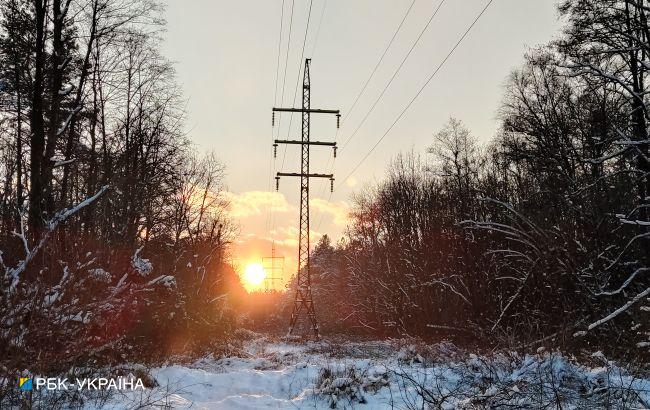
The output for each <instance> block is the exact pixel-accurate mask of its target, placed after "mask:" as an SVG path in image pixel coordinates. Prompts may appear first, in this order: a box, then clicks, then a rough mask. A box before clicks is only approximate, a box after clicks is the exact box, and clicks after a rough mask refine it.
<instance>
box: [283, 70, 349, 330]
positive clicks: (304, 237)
mask: <svg viewBox="0 0 650 410" xmlns="http://www.w3.org/2000/svg"><path fill="white" fill-rule="evenodd" d="M310 62H311V59H309V58H308V59H306V60H305V69H304V73H303V80H302V108H276V107H274V108H273V121H272V122H273V125H275V112H276V111H279V112H299V113H302V139H301V140H299V141H298V140H275V143H274V144H273V153H274V155H277V147H278V144H299V145H300V146H301V153H302V155H301V158H302V164H301V167H300V173H287V172H278V173H277V175H276V177H275V189H276V191H277V190H278V189H279V187H280V177H300V233H299V237H298V273H297V274H296V293H295V297H294V302H293V311H292V312H291V321H290V323H289V334H292V333H293V331H294V329H295V326H296V323H297V321H298V318H299V317H300V314H301V313H302V311H303V310H304V311H305V313H306V314H307V318H308V319H309V321H310V322H311V327H312V331H313V332H314V336H316V337H317V338H318V337H320V335H319V331H318V323H317V322H316V313H315V311H314V300H313V297H312V292H311V271H310V264H309V180H310V179H311V178H328V179H329V180H330V189H331V190H333V189H334V175H333V174H311V173H309V147H310V146H311V145H322V146H329V147H332V149H333V152H334V157H336V142H322V141H311V140H310V139H309V131H310V115H311V114H334V115H336V126H337V127H338V126H339V120H340V118H341V114H340V111H339V110H319V109H312V108H311V103H310V92H311V90H310V78H309V63H310Z"/></svg>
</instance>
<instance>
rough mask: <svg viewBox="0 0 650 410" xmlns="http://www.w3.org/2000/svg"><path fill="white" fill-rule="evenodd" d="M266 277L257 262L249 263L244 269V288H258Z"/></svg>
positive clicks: (262, 268)
mask: <svg viewBox="0 0 650 410" xmlns="http://www.w3.org/2000/svg"><path fill="white" fill-rule="evenodd" d="M264 279H266V271H265V270H264V267H263V266H262V265H260V264H259V263H249V264H248V265H247V266H246V269H245V270H244V275H243V280H244V287H245V288H246V289H248V290H249V291H250V290H255V289H258V288H260V285H262V283H264Z"/></svg>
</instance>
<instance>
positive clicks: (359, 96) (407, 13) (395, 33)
mask: <svg viewBox="0 0 650 410" xmlns="http://www.w3.org/2000/svg"><path fill="white" fill-rule="evenodd" d="M325 1H327V0H325ZM414 4H415V0H413V1H412V2H411V4H410V5H409V6H408V8H407V9H406V12H405V13H404V16H402V19H401V20H400V22H399V24H398V25H397V28H396V29H395V32H394V33H393V36H392V37H391V38H390V41H389V42H388V44H386V47H385V48H384V51H383V52H382V54H381V56H380V57H379V60H377V63H376V64H375V66H374V67H373V69H372V71H371V72H370V75H369V76H368V78H367V79H366V81H365V82H364V84H363V86H362V87H361V90H360V91H359V93H358V94H357V96H356V97H355V99H354V101H353V102H352V105H350V109H349V110H347V112H346V114H345V116H344V117H343V119H342V120H341V123H345V121H346V120H347V118H348V117H349V116H350V114H351V113H352V111H353V110H354V108H355V107H356V105H357V103H358V102H359V99H360V98H361V96H362V95H363V93H364V92H365V91H366V88H367V87H368V84H370V81H372V78H373V77H374V75H375V73H376V72H377V69H379V66H380V65H381V63H382V62H383V61H384V57H386V54H388V50H389V49H390V47H391V46H392V45H393V42H394V41H395V38H397V35H398V34H399V32H400V30H401V29H402V26H404V22H405V21H406V18H407V17H408V15H409V14H410V12H411V9H413V5H414ZM324 9H325V6H323V13H324V11H325V10H324ZM321 19H322V16H321ZM319 30H320V26H319ZM316 39H317V40H318V36H317V37H316ZM314 48H315V46H314ZM312 54H313V52H312ZM338 135H339V130H338V128H337V130H336V135H335V137H334V141H336V140H337V139H338ZM330 162H331V163H332V166H331V168H329V166H330ZM335 165H336V159H335V158H329V159H328V160H327V164H326V165H325V168H329V169H330V171H329V173H330V174H331V173H333V172H334V166H335ZM324 191H325V187H324V186H323V187H321V190H320V194H319V196H323V193H324ZM331 200H332V192H331V191H330V193H329V197H328V199H327V202H330V201H331ZM324 216H325V213H324V212H322V211H321V213H320V218H319V221H318V225H317V227H316V230H319V229H320V226H321V225H322V223H323V218H324Z"/></svg>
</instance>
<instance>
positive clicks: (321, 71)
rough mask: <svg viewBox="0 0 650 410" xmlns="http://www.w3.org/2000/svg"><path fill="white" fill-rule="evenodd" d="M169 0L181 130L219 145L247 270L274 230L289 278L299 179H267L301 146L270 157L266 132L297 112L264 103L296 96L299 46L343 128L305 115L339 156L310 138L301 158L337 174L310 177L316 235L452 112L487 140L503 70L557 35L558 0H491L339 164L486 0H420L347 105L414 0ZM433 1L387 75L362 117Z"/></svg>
mask: <svg viewBox="0 0 650 410" xmlns="http://www.w3.org/2000/svg"><path fill="white" fill-rule="evenodd" d="M165 3H166V5H167V7H166V11H165V18H166V20H167V32H166V34H165V39H164V42H163V44H162V48H163V53H164V54H165V55H166V56H167V57H168V58H169V59H170V60H172V61H173V62H174V63H175V67H176V72H177V78H178V82H179V84H180V85H181V87H182V89H183V90H184V93H185V94H184V97H185V98H186V99H187V108H186V109H187V124H186V129H187V132H188V135H189V137H190V138H191V140H192V141H193V142H194V143H195V144H196V147H197V150H198V151H199V152H210V151H211V152H214V153H215V154H216V155H217V157H218V158H219V159H220V160H221V161H222V162H223V163H224V164H225V166H226V169H227V171H226V172H227V177H226V178H227V180H226V185H227V187H228V192H227V193H226V194H225V195H227V196H228V198H229V199H230V201H231V204H232V205H231V207H232V208H231V209H232V217H233V219H234V221H235V222H236V223H237V225H238V226H239V235H238V238H239V239H238V241H237V243H236V244H235V246H234V248H233V251H232V257H233V262H234V263H235V265H237V266H240V267H241V268H242V270H243V269H244V268H245V266H246V265H247V264H249V263H252V262H261V258H262V257H265V256H270V255H271V247H272V246H271V243H272V241H275V244H276V246H275V248H276V256H284V257H285V258H286V259H285V272H284V276H285V278H288V277H290V276H291V275H292V274H294V273H295V269H296V254H297V241H298V237H297V236H298V235H297V234H298V229H297V226H298V218H299V208H298V206H299V181H298V180H297V179H296V178H283V179H282V180H281V181H280V190H279V191H278V192H277V193H276V192H275V189H274V188H275V187H274V186H273V185H274V180H273V179H272V178H271V175H275V171H280V170H281V171H283V172H299V167H300V162H299V159H300V158H299V150H298V147H297V146H293V147H289V148H287V149H286V152H285V150H284V148H283V147H280V148H279V149H278V157H277V159H276V160H273V151H272V146H271V144H272V139H273V138H279V139H300V118H299V116H298V115H295V116H294V117H293V118H290V116H289V115H287V114H285V115H283V116H282V118H281V119H280V118H276V127H275V128H273V129H272V127H271V109H272V107H273V106H283V107H292V106H296V107H298V106H299V105H300V102H301V95H300V93H301V89H300V88H299V87H298V85H299V84H301V81H302V78H301V77H300V75H301V73H300V69H301V68H302V65H303V64H304V60H303V59H304V58H311V59H312V62H311V70H310V73H311V106H312V108H323V109H339V110H341V114H342V118H343V119H344V121H343V122H342V124H341V128H340V129H339V130H338V131H337V129H336V121H335V118H333V117H331V116H316V115H313V116H312V124H311V138H312V140H321V141H337V142H338V143H339V145H340V146H341V148H340V149H339V153H338V155H337V158H336V160H333V159H332V152H331V149H329V148H324V147H318V148H313V149H312V155H311V170H310V171H311V172H317V173H330V172H333V173H334V176H335V178H338V179H337V181H336V187H337V189H336V191H335V192H334V193H333V194H331V195H330V189H329V188H330V187H329V181H326V180H314V181H313V182H312V185H311V225H312V232H311V235H310V237H311V238H312V243H315V241H317V240H318V239H319V238H320V237H321V236H322V235H323V234H328V235H329V236H330V237H332V238H333V240H334V241H336V240H338V239H339V238H340V237H341V236H342V235H343V234H344V231H345V226H346V218H347V213H348V211H349V209H350V207H351V206H352V199H351V196H352V195H353V193H354V192H356V191H359V190H360V189H363V188H364V187H367V186H372V185H373V184H376V183H377V182H379V181H381V179H382V177H383V175H384V173H385V170H386V167H387V165H388V163H390V161H391V159H392V158H394V157H395V156H396V155H397V154H398V153H399V152H404V151H414V152H418V153H424V152H425V150H426V148H427V147H428V146H429V145H430V144H431V142H432V139H433V134H434V133H435V132H436V131H438V130H440V129H441V128H442V127H443V126H444V124H445V123H446V122H447V120H448V119H449V118H450V117H455V118H458V119H460V120H462V121H463V122H464V123H465V125H466V126H467V127H468V128H469V129H470V130H471V132H472V134H473V135H474V136H476V137H477V138H478V139H479V141H482V142H487V141H489V140H490V139H491V138H492V137H493V136H494V135H495V133H496V131H497V129H498V127H499V123H498V120H497V114H496V113H497V110H498V107H499V103H500V101H501V98H502V95H503V85H504V83H505V81H506V79H507V77H508V75H509V74H510V73H511V72H512V70H514V69H516V68H517V67H518V66H520V65H521V63H522V62H523V56H524V54H525V53H526V52H528V51H530V50H531V49H532V48H535V47H537V46H540V45H543V44H545V43H547V42H549V41H550V40H552V39H553V38H554V36H556V35H557V33H558V31H559V29H560V27H561V21H560V20H559V18H558V15H557V12H556V8H555V5H556V1H554V0H494V1H493V3H492V5H491V6H490V8H488V10H487V11H486V12H485V14H484V15H483V16H482V17H481V19H480V20H479V21H478V23H477V24H476V26H475V27H474V28H473V29H472V31H471V32H470V33H469V35H468V36H467V37H466V38H465V39H464V41H463V43H462V44H461V45H460V46H459V47H458V49H457V50H456V51H455V52H454V54H453V55H452V56H451V57H450V59H449V60H448V61H447V63H446V64H445V65H444V66H443V67H442V69H441V70H440V71H439V72H438V74H437V75H436V76H435V77H434V78H433V79H432V80H431V82H430V83H429V84H428V86H427V87H426V88H425V89H424V91H423V92H422V93H421V94H420V96H419V97H418V98H417V99H416V100H415V102H414V103H413V104H412V106H411V107H410V108H409V109H408V110H407V111H406V113H405V114H404V116H403V117H402V118H401V120H400V121H399V122H398V123H397V124H396V125H395V127H394V128H393V129H392V130H391V131H390V132H389V133H388V134H387V135H386V137H385V138H384V139H383V140H382V142H381V143H380V144H379V145H378V146H377V148H376V149H375V150H374V151H373V152H372V154H371V155H370V156H369V157H368V159H367V160H366V161H365V162H363V163H362V164H361V166H360V167H359V168H358V170H356V171H355V172H354V173H353V174H352V175H351V176H349V177H348V178H345V177H346V176H348V175H349V174H350V172H351V171H352V169H353V168H354V167H355V166H356V165H357V163H358V162H359V161H360V160H361V158H363V157H364V156H365V155H366V154H367V153H368V151H369V150H370V149H371V147H372V146H373V145H374V144H375V143H376V142H377V141H378V140H379V139H380V137H382V135H383V134H384V133H385V132H386V130H387V129H388V128H389V126H390V125H391V124H392V123H393V121H395V119H396V118H397V116H398V115H399V114H400V112H401V111H402V110H403V109H404V107H405V106H406V105H407V104H408V102H409V101H410V100H411V99H412V98H413V96H414V95H415V94H416V93H417V91H418V90H419V88H420V87H421V86H422V84H423V83H424V82H425V80H426V79H427V78H428V77H429V75H430V74H431V73H432V72H433V71H434V70H435V69H436V67H437V66H438V65H439V64H440V62H441V61H442V60H443V59H444V58H445V56H446V55H447V54H448V53H449V51H450V50H451V48H452V47H453V46H454V44H455V43H456V42H457V41H458V39H459V38H460V36H461V35H462V34H463V32H464V31H465V30H466V29H467V27H468V26H469V25H470V24H471V22H472V21H473V20H474V19H475V18H476V16H477V15H478V13H479V12H480V11H481V10H482V9H483V7H484V6H485V4H486V0H446V1H444V0H443V2H442V5H440V1H439V0H415V3H414V5H413V8H412V9H411V11H410V12H409V14H408V16H407V18H406V20H405V21H404V24H403V26H402V29H401V30H400V32H399V34H398V35H397V37H396V38H395V41H394V42H393V44H392V45H391V47H390V49H389V50H388V53H387V54H386V56H385V58H384V60H383V61H382V63H381V64H380V66H379V68H378V70H377V72H376V73H375V75H374V76H373V78H372V81H371V82H370V83H369V85H368V87H367V88H366V90H365V92H364V93H363V94H362V95H361V97H360V98H359V100H358V103H357V104H356V105H355V106H354V109H353V110H352V111H350V108H351V107H352V105H353V102H354V100H355V98H356V96H357V95H358V94H359V92H360V91H361V89H362V86H363V84H364V82H365V81H366V80H367V79H368V77H369V75H370V73H371V72H372V70H373V67H375V65H376V64H377V61H378V60H379V58H380V56H381V55H382V53H383V52H384V50H385V49H386V46H387V44H388V42H389V41H390V39H391V37H392V36H393V34H394V32H395V30H396V28H397V26H398V25H399V23H400V21H401V20H402V18H403V17H404V15H405V13H406V11H407V9H408V8H409V6H410V4H411V0H257V1H253V0H240V1H232V0H229V1H225V0H165ZM283 5H284V8H283ZM292 5H293V18H291V15H292ZM310 5H311V13H310ZM439 5H440V8H439V11H438V13H437V14H436V15H435V17H434V18H433V20H432V21H431V23H430V25H429V26H428V29H427V30H426V31H425V32H424V34H423V35H422V37H421V39H420V40H419V42H418V43H417V46H416V47H415V48H414V49H413V51H412V53H411V55H410V56H409V58H408V59H407V61H406V63H405V64H404V65H403V67H402V69H401V70H400V72H399V73H398V75H397V76H396V77H395V79H394V80H393V82H392V83H391V86H390V87H389V88H388V89H387V90H386V92H385V94H384V95H383V97H382V98H381V99H380V100H379V102H378V103H377V104H376V106H375V108H374V110H372V111H371V112H370V114H369V115H368V117H367V119H366V120H365V122H363V124H362V125H361V126H360V127H359V125H360V124H361V122H362V120H363V118H364V116H366V114H367V113H368V112H369V110H370V108H371V106H372V104H373V103H374V102H375V101H376V100H377V98H378V96H379V95H380V93H381V91H382V89H383V88H384V86H385V85H386V84H387V82H388V81H389V79H390V78H391V76H393V73H394V72H395V70H396V69H397V67H398V66H399V65H400V63H401V61H402V60H403V58H404V56H405V55H406V54H407V52H408V50H409V48H410V47H411V46H412V45H413V44H414V42H415V41H416V38H417V37H418V35H419V33H420V32H421V31H422V29H423V27H424V26H425V24H426V23H427V21H428V20H429V18H430V17H431V15H432V13H433V12H434V10H435V9H436V8H438V6H439ZM283 10H284V18H283V19H281V16H282V13H283ZM308 16H309V17H308ZM281 21H282V31H281V30H280V25H281ZM290 21H291V24H290ZM308 22H309V26H308V30H306V29H307V23H308ZM305 33H307V35H306V36H305ZM289 36H290V42H289V41H288V40H289ZM303 44H304V45H305V46H304V48H303ZM287 50H288V53H287ZM278 57H279V58H278ZM285 62H286V64H285ZM285 67H286V76H285ZM297 87H298V88H297ZM294 96H296V98H295V101H294ZM290 124H291V127H289V125H290ZM357 128H358V131H357V132H356V133H355V130H356V129H357ZM351 136H353V137H352V138H351V139H350V137H351ZM348 140H349V143H348V144H345V145H344V144H343V143H344V142H346V141H348Z"/></svg>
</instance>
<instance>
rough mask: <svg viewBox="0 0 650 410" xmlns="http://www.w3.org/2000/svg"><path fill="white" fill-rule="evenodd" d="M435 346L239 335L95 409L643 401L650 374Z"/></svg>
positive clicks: (552, 356) (555, 356)
mask: <svg viewBox="0 0 650 410" xmlns="http://www.w3.org/2000/svg"><path fill="white" fill-rule="evenodd" d="M425 350H426V349H425ZM434 350H435V351H436V352H437V353H436V355H437V356H427V354H426V353H423V350H422V348H421V346H417V347H416V345H407V346H404V345H400V343H399V342H396V341H383V342H359V343H356V342H345V343H340V344H337V343H333V342H328V341H321V342H309V343H304V344H294V343H290V342H277V341H276V342H270V341H268V340H267V339H265V338H257V339H254V340H249V341H247V342H246V343H245V345H244V348H243V349H242V352H240V356H242V357H224V358H214V357H211V356H209V357H204V358H202V359H200V360H196V361H194V362H191V363H184V364H170V365H168V366H163V367H159V368H155V369H153V370H152V371H151V375H152V377H153V378H154V379H155V380H156V381H157V383H158V384H159V386H158V387H155V388H153V389H149V390H148V391H147V392H146V393H143V392H139V393H133V392H129V393H127V394H126V395H121V396H119V397H118V398H115V399H113V400H112V401H109V403H108V404H107V405H105V406H103V407H101V408H104V409H105V408H111V409H118V408H123V407H132V405H133V403H138V401H140V403H141V402H143V401H145V402H149V403H152V402H154V403H156V406H162V407H164V406H167V407H164V408H179V409H184V408H193V409H263V408H277V409H296V408H298V409H301V408H315V409H327V408H364V409H384V408H386V409H388V408H426V407H427V406H423V403H422V398H421V396H420V395H418V394H417V393H418V389H419V387H418V384H423V385H425V386H426V387H427V388H429V389H431V393H432V396H431V397H436V398H438V399H439V401H438V402H437V404H438V406H436V407H440V408H445V409H454V408H477V405H479V406H478V407H480V408H482V407H481V405H484V406H486V407H499V405H508V406H511V407H514V408H517V407H521V406H524V407H535V406H536V405H537V404H538V402H535V401H534V400H539V399H540V398H541V399H544V398H546V397H548V400H549V403H554V401H553V400H556V399H557V396H556V394H557V392H558V391H561V392H562V397H563V399H564V400H566V403H565V404H567V407H568V408H573V407H576V405H585V404H587V406H588V407H590V406H589V404H590V403H591V404H592V406H591V407H592V408H595V407H598V403H601V402H598V401H589V400H598V399H599V397H600V396H601V395H603V394H605V392H609V390H608V389H613V390H616V391H617V392H619V393H620V392H621V391H624V389H627V390H633V394H632V396H634V399H633V400H638V401H637V402H636V405H638V406H641V407H645V406H646V405H647V403H650V393H649V391H650V380H647V379H640V378H635V377H633V376H630V375H628V374H627V373H626V372H625V371H623V370H622V369H620V368H618V367H616V366H615V365H614V363H613V362H611V361H608V360H607V359H606V358H605V357H604V355H603V354H602V353H600V352H597V353H596V354H594V355H592V356H591V358H589V357H587V359H589V360H592V365H593V367H589V366H584V365H580V364H577V363H575V362H574V361H573V360H569V359H568V358H566V357H565V356H562V355H561V354H559V353H557V352H547V351H543V350H540V352H538V353H537V354H533V355H519V354H517V353H507V354H506V353H502V354H494V355H490V356H482V355H476V354H460V353H458V352H459V351H458V350H455V348H454V347H453V346H450V345H438V346H436V347H435V348H434ZM429 352H430V350H429ZM423 355H424V357H423ZM425 357H426V359H425ZM434 357H435V358H434ZM607 394H609V393H607ZM143 395H146V398H143ZM637 395H638V396H637ZM612 397H614V396H612ZM616 397H618V396H616ZM621 397H628V396H626V395H621ZM577 400H582V401H580V402H579V404H578V401H577ZM603 400H604V399H603ZM607 400H612V398H610V397H609V396H608V397H607ZM127 402H128V403H129V406H127V405H126V403H127ZM624 404H627V405H632V404H633V403H632V402H624ZM88 408H93V407H88Z"/></svg>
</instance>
